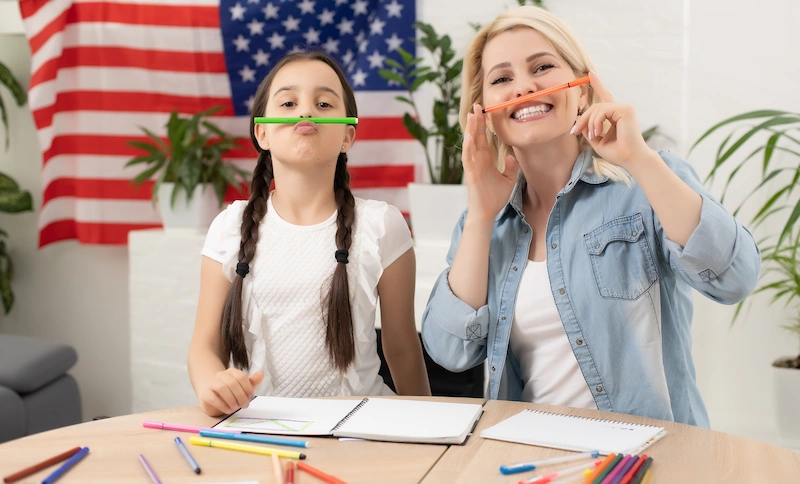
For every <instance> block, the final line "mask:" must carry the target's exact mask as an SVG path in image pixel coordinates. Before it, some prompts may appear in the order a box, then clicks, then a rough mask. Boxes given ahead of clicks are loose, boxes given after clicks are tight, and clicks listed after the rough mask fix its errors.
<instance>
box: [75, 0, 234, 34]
mask: <svg viewBox="0 0 800 484" xmlns="http://www.w3.org/2000/svg"><path fill="white" fill-rule="evenodd" d="M69 12H70V16H69V18H68V20H67V21H68V23H77V22H113V23H119V24H132V25H150V26H155V25H158V26H169V27H205V28H219V7H214V6H205V7H204V6H199V5H194V6H186V5H150V4H146V3H131V4H124V3H112V2H96V3H77V4H74V5H73V6H72V8H70V10H69Z"/></svg>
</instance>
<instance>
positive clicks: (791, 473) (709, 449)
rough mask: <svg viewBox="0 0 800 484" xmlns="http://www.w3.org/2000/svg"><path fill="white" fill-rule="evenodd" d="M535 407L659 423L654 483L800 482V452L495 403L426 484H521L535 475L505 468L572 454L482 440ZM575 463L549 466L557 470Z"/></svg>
mask: <svg viewBox="0 0 800 484" xmlns="http://www.w3.org/2000/svg"><path fill="white" fill-rule="evenodd" d="M527 408H533V409H536V410H542V411H545V412H553V413H561V414H565V415H580V416H586V417H592V418H601V419H609V420H620V421H625V422H631V423H640V424H649V425H657V426H659V427H664V428H665V429H666V430H667V435H666V437H664V438H663V439H661V440H660V441H658V442H656V443H655V444H653V445H652V446H651V447H649V448H648V449H647V450H645V451H644V453H645V454H647V455H649V456H652V457H653V466H652V469H653V474H652V481H651V482H653V483H681V484H684V483H695V482H698V483H731V484H733V483H748V484H750V483H754V484H760V483H770V484H772V483H774V484H777V483H787V484H788V483H797V482H800V454H797V453H794V452H792V451H789V450H786V449H783V448H780V447H775V446H772V445H768V444H764V443H761V442H757V441H754V440H749V439H745V438H742V437H737V436H734V435H729V434H724V433H722V432H716V431H713V430H708V429H703V428H699V427H694V426H691V425H683V424H678V423H674V422H665V421H663V420H655V419H650V418H643V417H635V416H632V415H621V414H617V413H610V412H600V411H596V410H581V409H576V408H569V407H557V406H551V405H533V404H530V403H520V402H505V401H496V400H493V401H490V402H487V403H486V405H485V406H484V413H483V417H481V420H480V422H479V423H478V426H477V428H476V429H475V434H474V435H472V436H471V437H470V438H469V440H468V441H467V443H466V445H463V446H451V447H450V448H449V449H448V451H447V452H446V453H445V454H444V456H443V457H442V458H441V459H439V461H438V462H437V463H436V465H435V466H434V467H433V469H431V471H430V472H429V473H428V474H427V475H426V476H425V479H423V481H422V482H423V484H432V483H454V482H458V483H461V482H480V483H503V484H512V483H513V484H516V483H517V482H519V481H520V476H523V478H525V479H528V478H530V477H533V476H535V475H536V473H535V472H528V473H524V474H516V475H512V476H504V475H502V474H500V471H499V469H498V468H499V467H500V466H501V465H502V464H513V463H516V462H525V461H529V460H535V459H541V458H546V457H555V456H560V455H566V454H569V453H570V452H566V451H561V450H556V449H548V448H545V447H536V446H532V445H520V444H514V443H510V442H501V441H498V440H490V439H483V438H480V437H479V436H480V432H481V430H483V429H485V428H487V427H491V426H492V425H494V424H496V423H498V422H500V421H501V420H503V419H505V418H508V417H511V416H512V415H515V414H517V413H519V412H521V411H522V410H524V409H527ZM571 465H574V463H568V464H562V465H560V466H552V468H551V467H548V471H549V470H551V469H552V470H555V469H557V468H559V467H569V466H571Z"/></svg>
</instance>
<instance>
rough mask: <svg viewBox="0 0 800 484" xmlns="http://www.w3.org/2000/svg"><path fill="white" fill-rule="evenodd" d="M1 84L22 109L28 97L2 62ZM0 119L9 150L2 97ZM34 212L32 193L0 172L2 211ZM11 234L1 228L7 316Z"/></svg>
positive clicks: (0, 292) (0, 285) (1, 292)
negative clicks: (9, 241) (8, 247)
mask: <svg viewBox="0 0 800 484" xmlns="http://www.w3.org/2000/svg"><path fill="white" fill-rule="evenodd" d="M0 84H2V85H3V86H5V87H6V88H7V89H8V90H9V91H11V94H12V95H13V96H14V101H15V102H16V103H17V106H22V105H24V104H25V102H26V101H27V96H26V95H25V91H24V90H23V89H22V86H20V85H19V83H18V82H17V80H16V79H14V76H13V75H11V71H10V70H9V69H8V67H6V66H5V64H3V63H2V62H0ZM0 119H1V120H2V121H3V129H4V132H5V150H6V151H8V146H9V140H10V137H9V132H8V118H7V116H6V106H5V102H4V101H3V97H2V95H0ZM31 210H33V198H32V197H31V194H30V192H28V191H27V190H22V189H20V187H19V185H18V184H17V182H16V181H14V179H13V178H11V177H10V176H8V175H6V174H4V173H0V212H6V213H19V212H27V211H31ZM7 237H8V233H7V232H6V231H5V230H2V229H0V299H2V301H3V310H4V311H5V314H8V312H9V311H11V308H12V307H13V306H14V292H13V291H12V288H11V279H12V277H13V276H14V266H13V264H12V261H11V256H10V255H9V253H8V249H7V246H6V238H7Z"/></svg>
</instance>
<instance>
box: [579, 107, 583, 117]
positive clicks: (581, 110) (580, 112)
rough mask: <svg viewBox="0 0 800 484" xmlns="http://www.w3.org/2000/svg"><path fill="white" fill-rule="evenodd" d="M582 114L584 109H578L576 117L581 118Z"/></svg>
mask: <svg viewBox="0 0 800 484" xmlns="http://www.w3.org/2000/svg"><path fill="white" fill-rule="evenodd" d="M583 112H584V109H583V108H582V107H580V108H578V116H581V115H582V114H583Z"/></svg>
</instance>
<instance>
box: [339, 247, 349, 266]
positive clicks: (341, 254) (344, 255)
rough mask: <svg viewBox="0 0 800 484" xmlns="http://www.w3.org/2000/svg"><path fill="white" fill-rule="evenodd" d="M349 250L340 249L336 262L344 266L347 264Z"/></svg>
mask: <svg viewBox="0 0 800 484" xmlns="http://www.w3.org/2000/svg"><path fill="white" fill-rule="evenodd" d="M348 255H349V254H348V252H347V249H339V250H337V251H336V262H341V263H342V264H347V256H348Z"/></svg>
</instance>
